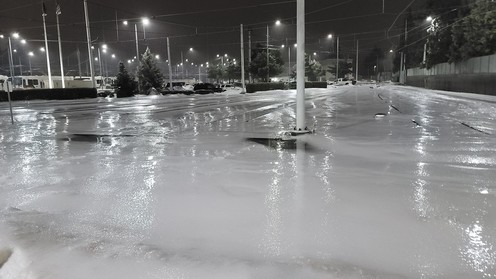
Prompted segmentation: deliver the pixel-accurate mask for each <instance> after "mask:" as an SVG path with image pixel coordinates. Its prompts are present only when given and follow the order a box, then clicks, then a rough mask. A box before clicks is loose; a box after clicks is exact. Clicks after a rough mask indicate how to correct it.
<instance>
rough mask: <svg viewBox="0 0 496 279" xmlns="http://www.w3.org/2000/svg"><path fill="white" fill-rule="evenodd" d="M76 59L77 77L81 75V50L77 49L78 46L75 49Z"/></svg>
mask: <svg viewBox="0 0 496 279" xmlns="http://www.w3.org/2000/svg"><path fill="white" fill-rule="evenodd" d="M76 54H77V60H78V70H79V77H81V76H82V71H81V51H79V47H78V49H77V52H76Z"/></svg>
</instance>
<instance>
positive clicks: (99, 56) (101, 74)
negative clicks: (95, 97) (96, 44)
mask: <svg viewBox="0 0 496 279" xmlns="http://www.w3.org/2000/svg"><path fill="white" fill-rule="evenodd" d="M98 64H99V65H100V67H99V68H100V78H101V82H100V87H102V85H103V84H104V82H103V72H102V55H101V53H100V48H98Z"/></svg>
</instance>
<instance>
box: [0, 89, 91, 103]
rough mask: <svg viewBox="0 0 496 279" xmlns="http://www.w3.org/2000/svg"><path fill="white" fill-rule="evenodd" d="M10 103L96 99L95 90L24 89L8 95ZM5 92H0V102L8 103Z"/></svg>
mask: <svg viewBox="0 0 496 279" xmlns="http://www.w3.org/2000/svg"><path fill="white" fill-rule="evenodd" d="M10 97H11V99H12V101H27V100H75V99H85V98H96V97H97V95H96V89H95V88H55V89H24V90H14V92H12V93H10ZM8 100H9V99H8V96H7V92H5V91H0V102H6V101H8Z"/></svg>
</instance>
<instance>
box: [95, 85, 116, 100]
mask: <svg viewBox="0 0 496 279" xmlns="http://www.w3.org/2000/svg"><path fill="white" fill-rule="evenodd" d="M114 93H115V88H114V87H113V86H111V85H105V86H101V87H99V88H97V89H96V95H97V96H98V97H108V96H113V95H114Z"/></svg>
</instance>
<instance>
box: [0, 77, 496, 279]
mask: <svg viewBox="0 0 496 279" xmlns="http://www.w3.org/2000/svg"><path fill="white" fill-rule="evenodd" d="M464 97H465V96H462V97H458V96H456V95H446V94H439V92H432V91H428V90H423V89H417V88H411V87H399V86H394V85H385V86H380V87H377V86H375V85H361V86H350V87H348V86H346V87H330V88H329V89H315V90H308V92H307V97H306V98H307V103H306V106H307V123H308V126H309V127H310V128H312V129H315V130H316V134H313V135H308V136H304V137H301V138H299V139H298V140H297V144H296V145H297V148H296V149H281V148H273V147H270V146H266V145H263V144H260V143H257V142H254V141H250V140H247V139H248V138H264V137H265V138H273V137H276V135H277V133H278V132H279V131H282V130H285V129H291V127H292V126H293V125H294V121H295V115H294V107H295V103H294V102H295V101H294V100H295V92H294V91H272V92H266V93H257V94H245V95H239V94H232V92H231V93H229V94H228V93H223V94H216V95H206V96H182V95H177V96H162V97H159V96H154V97H137V98H130V99H118V100H116V99H98V100H79V101H57V102H44V101H39V102H15V103H14V113H15V118H16V124H15V125H14V126H11V125H9V121H10V118H9V115H8V107H7V106H6V104H5V103H4V104H0V125H1V131H0V142H1V145H0V157H1V158H2V160H1V161H0V168H1V169H2V172H1V173H0V209H2V211H1V212H0V251H9V253H10V252H11V255H10V257H8V260H6V261H5V264H4V265H3V266H2V267H1V268H0V278H2V279H3V278H16V279H17V278H29V279H31V278H493V277H495V276H496V247H495V244H496V224H495V223H496V210H495V206H496V189H495V188H496V187H495V182H494V181H496V172H495V166H496V141H495V138H494V135H496V122H495V119H496V110H495V109H494V104H495V103H494V101H496V98H494V97H490V98H488V99H485V100H476V99H474V98H472V96H470V98H464ZM376 113H385V114H386V116H385V117H384V118H375V117H374V116H375V114H376Z"/></svg>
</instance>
